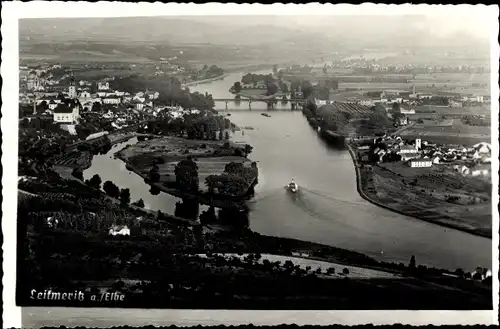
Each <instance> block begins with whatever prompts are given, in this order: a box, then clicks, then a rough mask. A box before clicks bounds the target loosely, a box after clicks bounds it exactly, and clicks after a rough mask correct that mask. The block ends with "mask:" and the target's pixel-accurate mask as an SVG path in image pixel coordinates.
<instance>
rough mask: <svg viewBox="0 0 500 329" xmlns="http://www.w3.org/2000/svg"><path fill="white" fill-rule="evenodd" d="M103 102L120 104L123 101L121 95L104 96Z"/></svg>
mask: <svg viewBox="0 0 500 329" xmlns="http://www.w3.org/2000/svg"><path fill="white" fill-rule="evenodd" d="M102 102H103V103H104V104H111V105H118V104H120V103H121V100H120V98H119V97H106V98H103V100H102Z"/></svg>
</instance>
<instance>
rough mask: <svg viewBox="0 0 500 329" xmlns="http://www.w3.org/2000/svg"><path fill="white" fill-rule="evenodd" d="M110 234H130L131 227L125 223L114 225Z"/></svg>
mask: <svg viewBox="0 0 500 329" xmlns="http://www.w3.org/2000/svg"><path fill="white" fill-rule="evenodd" d="M109 234H110V235H130V229H129V228H128V227H127V225H124V226H118V225H113V226H112V227H111V228H110V229H109Z"/></svg>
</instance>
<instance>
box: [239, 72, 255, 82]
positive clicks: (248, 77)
mask: <svg viewBox="0 0 500 329" xmlns="http://www.w3.org/2000/svg"><path fill="white" fill-rule="evenodd" d="M241 82H242V83H244V84H246V85H247V84H250V83H253V82H254V81H253V74H251V73H247V74H245V75H244V76H243V77H242V78H241Z"/></svg>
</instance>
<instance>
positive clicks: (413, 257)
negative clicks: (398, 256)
mask: <svg viewBox="0 0 500 329" xmlns="http://www.w3.org/2000/svg"><path fill="white" fill-rule="evenodd" d="M409 267H410V269H412V270H413V269H415V267H416V263H415V256H414V255H412V256H411V258H410V265H409Z"/></svg>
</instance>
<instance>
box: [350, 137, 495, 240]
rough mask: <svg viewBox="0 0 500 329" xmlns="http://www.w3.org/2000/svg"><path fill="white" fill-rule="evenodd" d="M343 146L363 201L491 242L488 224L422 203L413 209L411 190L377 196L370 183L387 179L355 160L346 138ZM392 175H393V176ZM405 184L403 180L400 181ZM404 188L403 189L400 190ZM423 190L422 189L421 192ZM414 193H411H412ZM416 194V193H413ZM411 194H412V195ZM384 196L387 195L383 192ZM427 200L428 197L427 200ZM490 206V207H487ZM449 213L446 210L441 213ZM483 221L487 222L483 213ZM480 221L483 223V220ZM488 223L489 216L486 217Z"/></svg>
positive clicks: (353, 150) (354, 150) (352, 146)
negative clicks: (453, 214) (394, 194)
mask: <svg viewBox="0 0 500 329" xmlns="http://www.w3.org/2000/svg"><path fill="white" fill-rule="evenodd" d="M345 145H346V147H347V149H348V150H349V154H350V155H351V157H352V160H353V164H354V167H355V171H356V187H357V190H358V193H359V195H360V196H361V197H362V198H363V199H365V200H366V201H368V202H370V203H372V204H374V205H376V206H379V207H382V208H384V209H387V210H390V211H393V212H396V213H399V214H401V215H405V216H409V217H413V218H417V219H419V220H423V221H426V222H429V223H433V224H437V225H441V226H444V227H448V228H452V229H456V230H459V231H462V232H466V233H470V234H473V235H477V236H481V237H485V238H489V239H491V238H492V236H491V234H492V232H491V222H490V225H489V227H488V225H487V224H486V225H481V223H478V221H477V220H467V219H464V218H463V217H462V218H460V217H458V216H455V217H452V216H448V215H446V214H442V213H440V212H439V211H438V209H437V208H434V209H433V208H431V207H426V206H425V203H422V204H421V206H420V207H415V206H413V205H412V204H411V201H410V200H407V197H408V195H407V194H410V191H407V192H404V190H403V191H400V192H399V193H398V197H396V196H393V197H391V195H386V198H385V200H384V198H381V197H380V196H379V195H378V194H379V191H378V190H377V188H376V186H375V185H374V184H373V182H374V180H382V181H384V180H387V178H386V177H382V176H380V175H378V174H377V172H375V171H374V169H373V167H371V166H370V168H371V170H370V169H368V168H367V167H366V166H364V165H363V164H361V163H360V162H359V161H358V157H357V151H356V149H355V146H354V145H352V142H351V141H350V140H349V139H346V140H345ZM394 175H395V174H394ZM403 182H404V180H403ZM401 189H403V187H401ZM422 191H424V189H422ZM412 192H413V191H412ZM413 193H415V192H413ZM413 193H411V194H413ZM386 194H387V192H386ZM427 199H428V198H427ZM489 206H490V207H491V204H490V205H489ZM444 211H448V210H444ZM485 217H486V218H485V220H487V219H488V216H487V214H486V216H485ZM485 220H483V222H484V221H485ZM489 220H490V221H491V217H489Z"/></svg>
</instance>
